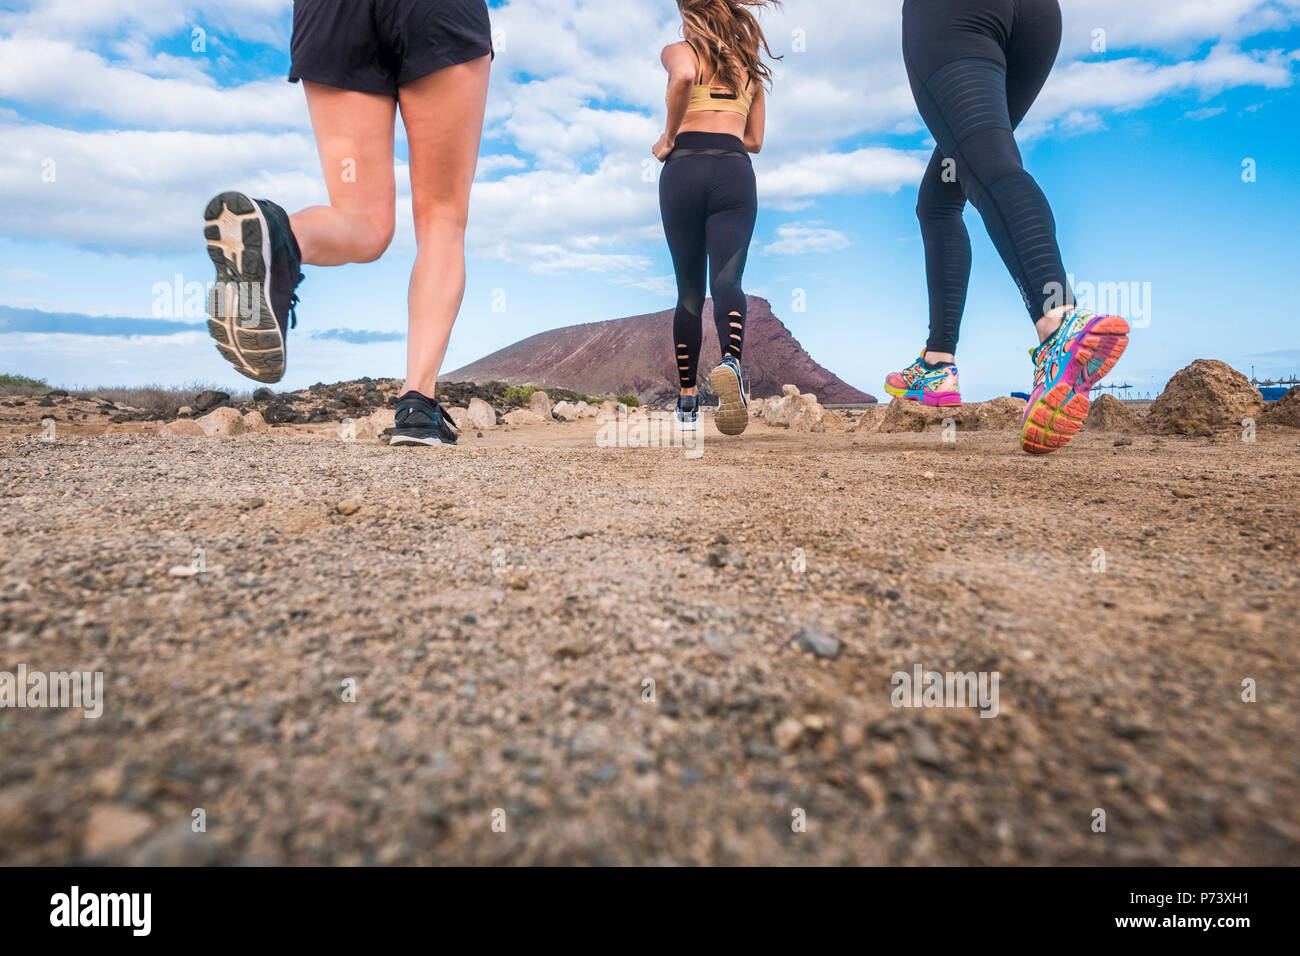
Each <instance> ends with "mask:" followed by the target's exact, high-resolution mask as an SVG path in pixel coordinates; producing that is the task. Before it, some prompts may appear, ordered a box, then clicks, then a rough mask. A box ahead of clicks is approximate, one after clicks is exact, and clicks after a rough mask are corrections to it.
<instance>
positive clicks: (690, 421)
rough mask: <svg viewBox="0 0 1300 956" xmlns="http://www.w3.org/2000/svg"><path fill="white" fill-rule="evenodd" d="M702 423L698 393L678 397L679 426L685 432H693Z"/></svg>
mask: <svg viewBox="0 0 1300 956" xmlns="http://www.w3.org/2000/svg"><path fill="white" fill-rule="evenodd" d="M699 423H700V398H699V396H698V395H679V396H678V397H677V427H678V428H680V429H681V430H682V431H684V432H693V431H695V429H696V428H697V427H698V426H699Z"/></svg>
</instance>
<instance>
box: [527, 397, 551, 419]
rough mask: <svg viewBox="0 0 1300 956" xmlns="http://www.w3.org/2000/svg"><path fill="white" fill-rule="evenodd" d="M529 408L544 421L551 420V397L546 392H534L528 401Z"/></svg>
mask: <svg viewBox="0 0 1300 956" xmlns="http://www.w3.org/2000/svg"><path fill="white" fill-rule="evenodd" d="M528 407H529V408H530V409H531V410H532V411H534V412H536V413H537V414H538V415H540V416H541V417H542V421H547V422H549V421H550V420H551V397H550V396H549V395H547V394H546V393H545V392H533V397H532V398H530V399H529V400H528Z"/></svg>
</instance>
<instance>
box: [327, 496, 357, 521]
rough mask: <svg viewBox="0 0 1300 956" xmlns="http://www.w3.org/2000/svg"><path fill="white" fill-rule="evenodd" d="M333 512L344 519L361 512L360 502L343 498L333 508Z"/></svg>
mask: <svg viewBox="0 0 1300 956" xmlns="http://www.w3.org/2000/svg"><path fill="white" fill-rule="evenodd" d="M334 510H335V511H337V512H338V513H339V514H341V515H343V516H344V517H347V516H348V515H354V514H356V513H357V512H358V511H360V510H361V502H359V501H357V499H356V498H345V499H343V500H342V501H340V502H339V503H338V504H337V505H335V506H334Z"/></svg>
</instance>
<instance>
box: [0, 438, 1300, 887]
mask: <svg viewBox="0 0 1300 956" xmlns="http://www.w3.org/2000/svg"><path fill="white" fill-rule="evenodd" d="M594 427H595V426H594V425H593V424H592V423H590V422H588V423H578V424H572V425H558V424H557V425H548V426H544V427H542V426H537V427H532V428H524V429H510V430H508V431H496V432H491V433H489V434H487V435H486V437H482V438H480V437H476V436H474V435H470V436H468V437H467V439H466V442H465V447H462V448H459V449H455V450H452V449H437V450H402V451H400V453H399V452H398V451H396V450H391V449H389V448H386V447H383V446H380V445H378V444H346V443H341V442H338V441H331V440H328V439H327V438H324V437H321V436H317V435H310V434H304V433H290V431H289V430H277V431H276V432H273V433H271V434H269V435H245V436H241V437H239V438H233V439H193V438H162V437H157V436H154V435H142V434H136V435H132V434H108V435H98V436H90V437H79V436H78V435H76V433H75V430H69V431H65V432H64V433H63V434H61V436H60V437H59V439H58V440H57V441H55V442H53V443H45V442H42V441H39V440H38V439H36V438H33V437H11V438H4V439H0V475H2V476H3V483H2V487H3V489H4V490H3V492H2V494H3V497H0V528H2V529H3V554H0V582H2V583H3V588H2V589H0V632H2V634H3V636H2V637H0V671H9V672H15V673H16V671H17V668H18V666H19V665H20V664H23V665H26V667H27V669H28V671H29V672H31V671H38V670H39V671H55V670H70V669H78V670H85V671H102V672H103V679H104V697H103V702H102V704H103V713H102V716H101V717H99V718H98V719H93V720H92V719H85V718H84V717H83V716H82V713H81V712H80V711H77V710H69V709H63V710H56V709H32V708H28V709H16V708H4V709H0V751H2V752H3V754H4V757H3V760H2V761H0V862H3V863H6V864H43V863H67V862H112V863H120V862H125V863H159V862H161V863H207V862H216V863H223V864H233V863H289V864H316V863H326V864H371V863H377V864H415V863H509V864H527V863H547V864H606V863H644V864H958V863H974V864H1047V863H1056V864H1174V863H1179V864H1183V863H1186V864H1192V863H1196V864H1263V863H1271V864H1296V863H1300V784H1298V782H1297V781H1298V778H1300V774H1298V773H1297V771H1298V770H1300V750H1298V749H1297V747H1296V740H1297V739H1300V710H1298V709H1297V708H1296V706H1295V703H1296V697H1297V676H1296V668H1295V661H1296V657H1295V646H1294V639H1293V636H1294V627H1295V623H1294V622H1295V621H1296V620H1297V618H1300V586H1298V585H1300V582H1298V581H1297V572H1296V554H1297V548H1300V535H1298V532H1297V522H1296V501H1297V498H1300V475H1297V472H1296V460H1297V448H1298V447H1300V446H1298V441H1297V435H1298V433H1297V432H1295V431H1293V430H1288V429H1267V428H1262V429H1261V430H1260V432H1259V436H1258V441H1257V442H1255V443H1254V444H1246V443H1243V442H1241V441H1240V440H1235V438H1230V437H1221V438H1218V439H1213V438H1196V439H1178V438H1165V439H1160V438H1153V437H1149V436H1135V437H1133V438H1132V439H1131V443H1128V444H1117V443H1116V442H1115V436H1106V435H1089V434H1085V435H1084V436H1082V437H1081V438H1080V439H1078V440H1077V441H1076V443H1075V444H1074V445H1073V446H1072V447H1071V448H1070V449H1069V450H1068V451H1066V452H1064V453H1061V454H1058V455H1055V456H1052V457H1049V458H1045V459H1040V458H1031V457H1029V456H1026V455H1023V454H1021V453H1020V452H1019V450H1018V448H1017V447H1016V443H1015V440H1014V437H1013V436H1012V435H1010V434H1005V433H1001V434H990V433H988V432H974V433H970V434H969V435H966V434H963V435H959V436H958V440H957V442H956V443H955V444H943V443H942V442H941V441H940V436H939V434H938V433H937V432H932V433H927V434H920V435H882V434H863V435H855V434H829V435H826V434H822V435H818V434H813V435H808V434H805V435H795V434H790V433H788V432H784V431H781V430H778V429H767V428H762V427H757V426H756V427H754V428H752V429H751V431H750V432H749V433H748V434H747V435H746V436H745V437H744V438H743V439H741V440H729V439H722V438H720V437H718V436H716V434H715V433H712V432H710V433H709V435H708V437H707V438H706V442H705V455H704V457H703V458H702V459H699V460H690V459H688V458H686V457H685V456H683V455H682V453H681V451H680V450H678V451H672V450H667V449H639V450H638V449H602V448H598V447H596V444H595V442H594V441H593V437H592V436H593V432H594ZM1124 441H1128V439H1124ZM349 501H350V502H351V504H349V505H347V506H346V507H344V508H343V510H344V511H352V507H351V505H352V504H355V505H359V508H358V509H357V510H356V511H355V512H354V513H352V514H350V515H344V514H341V513H340V511H339V507H338V506H339V504H340V503H341V502H349ZM195 549H201V552H202V561H203V565H204V567H205V568H206V570H205V571H204V572H203V573H200V574H187V575H186V574H180V573H176V574H173V573H171V569H173V568H177V569H178V572H179V571H185V570H186V568H188V567H192V563H193V561H194V560H195V559H194V558H193V554H194V551H195ZM1097 549H1102V550H1104V552H1105V554H1104V559H1105V566H1104V571H1102V570H1097V571H1094V568H1100V564H1101V555H1099V553H1098V552H1097ZM805 629H809V630H805ZM796 638H797V639H796ZM801 645H802V646H801ZM918 665H919V666H921V667H922V668H924V669H925V670H936V671H975V672H985V673H988V672H997V673H998V675H999V678H1000V683H999V696H998V706H997V716H996V717H993V718H991V719H984V718H982V717H981V716H980V711H979V710H978V709H977V708H971V707H950V708H899V707H895V706H894V705H893V701H892V700H891V692H892V691H893V687H892V686H891V678H892V675H894V674H895V673H897V672H906V673H908V674H911V673H912V672H913V669H914V667H916V666H918ZM1247 679H1250V680H1253V681H1254V682H1255V686H1256V696H1257V700H1256V701H1255V702H1244V701H1243V700H1242V699H1241V698H1242V694H1243V681H1244V680H1247ZM651 682H652V683H651ZM353 695H355V701H350V700H347V699H345V698H348V697H352V696H353ZM1098 809H1100V810H1104V811H1105V824H1106V828H1105V832H1095V830H1094V827H1095V826H1096V824H1095V821H1096V820H1097V819H1099V818H1098V816H1097V814H1096V811H1097V810H1098ZM197 811H201V813H197ZM196 813H197V816H196ZM193 819H201V820H202V822H203V824H204V825H205V827H206V829H205V831H204V832H197V833H196V832H194V830H193V827H191V826H190V823H191V820H193Z"/></svg>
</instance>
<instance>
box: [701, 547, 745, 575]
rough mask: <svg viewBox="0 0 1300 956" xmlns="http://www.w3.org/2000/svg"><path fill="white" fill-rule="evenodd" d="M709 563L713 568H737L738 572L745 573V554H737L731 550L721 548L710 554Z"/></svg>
mask: <svg viewBox="0 0 1300 956" xmlns="http://www.w3.org/2000/svg"><path fill="white" fill-rule="evenodd" d="M708 562H709V567H711V568H735V569H736V570H738V571H743V570H744V569H745V566H746V561H745V556H744V555H743V554H736V552H734V551H732V550H731V549H730V548H725V547H721V546H719V547H716V548H714V549H713V550H712V551H710V552H709V558H708Z"/></svg>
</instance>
